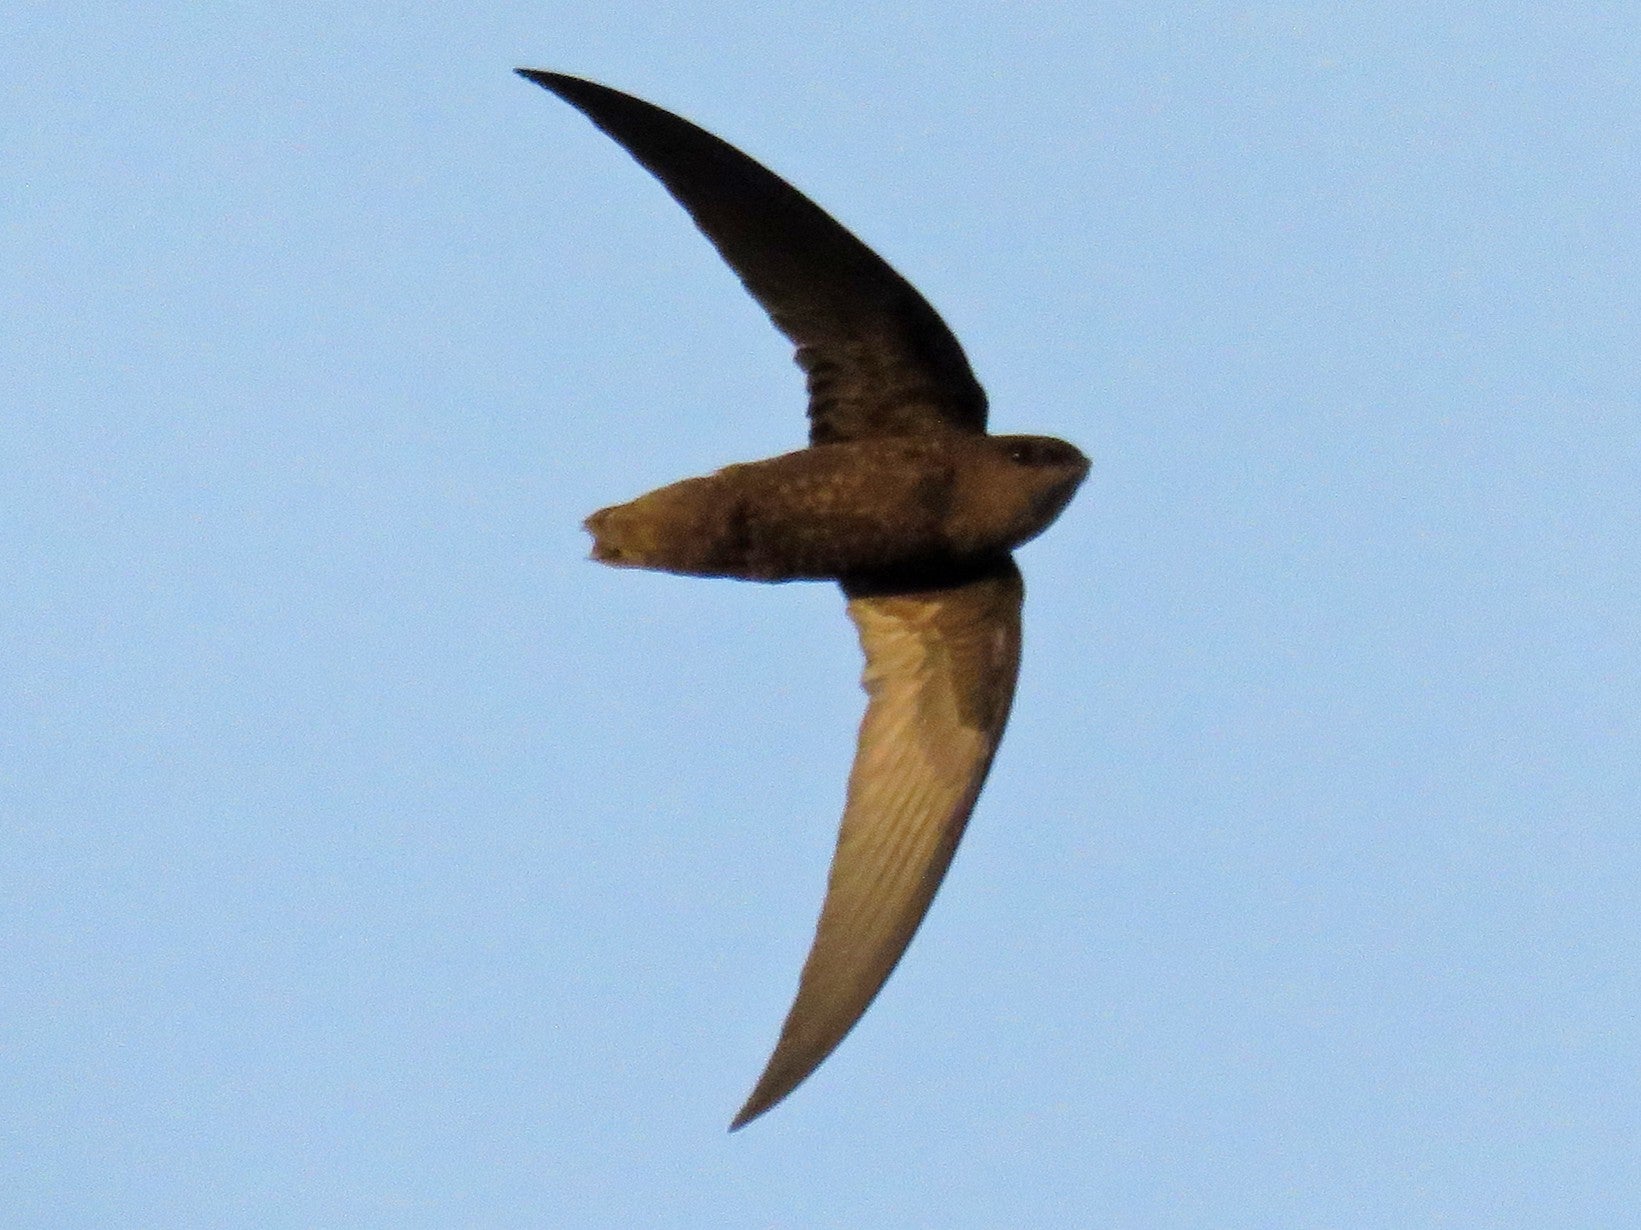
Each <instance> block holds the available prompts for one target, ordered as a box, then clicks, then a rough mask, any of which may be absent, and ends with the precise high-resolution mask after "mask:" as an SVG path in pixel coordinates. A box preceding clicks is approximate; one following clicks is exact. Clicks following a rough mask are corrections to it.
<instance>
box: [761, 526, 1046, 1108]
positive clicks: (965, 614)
mask: <svg viewBox="0 0 1641 1230" xmlns="http://www.w3.org/2000/svg"><path fill="white" fill-rule="evenodd" d="M846 590H847V591H848V592H849V594H850V600H849V614H850V617H851V618H853V619H854V621H855V625H856V627H857V629H858V630H859V632H860V642H861V647H862V649H864V650H865V653H866V670H865V673H864V675H863V677H862V684H863V686H864V687H865V689H866V692H867V695H868V698H869V699H868V701H867V707H866V716H865V718H864V719H863V720H862V722H861V727H860V743H859V748H858V750H857V752H856V754H855V764H854V768H853V770H852V771H851V772H850V774H849V795H848V802H847V804H846V805H845V808H844V813H843V826H842V829H841V831H840V832H839V834H838V845H837V851H836V853H835V854H834V855H833V858H832V872H831V878H830V883H829V885H828V887H827V892H826V903H825V905H824V906H823V907H822V908H821V916H820V923H819V925H818V926H817V928H816V931H815V941H814V945H813V946H812V947H811V948H810V950H809V957H808V959H807V960H806V961H805V963H804V967H803V974H802V977H801V978H800V979H799V983H798V995H797V999H796V1001H795V1002H794V1003H793V1005H792V1008H791V1011H790V1012H789V1013H788V1014H787V1018H786V1023H785V1024H784V1025H783V1026H782V1027H781V1036H780V1040H779V1042H778V1043H777V1044H776V1046H775V1052H774V1054H773V1055H772V1056H771V1057H770V1060H769V1064H768V1066H767V1067H766V1068H765V1070H764V1073H763V1076H762V1077H761V1078H759V1081H758V1085H757V1088H755V1089H754V1090H753V1091H752V1096H751V1097H750V1098H748V1099H747V1103H746V1105H745V1106H744V1107H742V1109H741V1112H740V1114H738V1115H737V1116H736V1118H735V1122H734V1123H733V1124H732V1125H731V1126H732V1128H738V1127H740V1126H742V1125H743V1124H745V1123H748V1122H749V1121H751V1120H752V1119H754V1118H756V1117H757V1116H758V1115H761V1114H762V1113H763V1112H764V1111H766V1110H768V1109H769V1108H770V1107H771V1106H773V1105H774V1104H775V1103H776V1102H779V1101H780V1100H781V1099H782V1098H784V1097H785V1096H786V1095H787V1094H789V1093H791V1092H792V1090H793V1089H795V1088H796V1087H797V1086H798V1084H799V1083H800V1082H802V1081H803V1080H804V1078H805V1077H807V1076H808V1075H809V1074H810V1073H811V1072H813V1071H814V1070H815V1068H816V1067H818V1066H819V1065H820V1063H821V1061H822V1060H824V1059H825V1058H826V1057H827V1056H828V1055H829V1054H831V1053H832V1051H833V1049H834V1048H835V1047H836V1046H837V1045H838V1043H839V1042H841V1041H842V1040H843V1038H844V1035H846V1034H847V1033H848V1032H849V1030H850V1029H852V1028H853V1027H854V1024H855V1022H856V1021H858V1020H859V1019H860V1017H861V1014H862V1013H864V1012H865V1011H866V1008H867V1006H868V1005H869V1004H870V1003H871V1002H872V999H873V998H874V997H875V996H876V995H877V993H878V990H879V989H880V988H881V987H882V986H883V983H884V980H885V979H887V978H888V977H889V974H890V972H891V971H892V970H893V969H894V967H895V964H896V963H897V962H898V961H899V960H900V956H901V954H902V953H903V952H905V951H906V945H907V944H909V943H910V942H911V939H912V936H913V934H914V933H915V932H916V931H917V928H918V924H919V923H921V922H922V921H923V915H924V913H925V912H926V911H927V910H928V908H929V903H930V901H932V900H933V898H934V894H935V890H936V889H938V888H939V887H940V881H941V878H942V877H943V876H944V875H945V874H946V868H947V867H948V866H949V865H950V863H951V860H952V855H953V853H954V852H955V851H956V849H957V843H958V841H959V839H960V838H961V837H962V836H963V829H964V826H965V825H966V824H967V823H968V819H969V813H970V811H971V810H973V808H974V802H975V799H976V798H977V797H978V796H979V794H980V787H981V784H982V783H983V782H984V781H985V779H986V772H987V770H988V769H989V768H990V767H991V760H992V755H993V753H994V752H995V751H996V750H997V744H998V741H999V740H1000V739H1002V737H1003V726H1004V724H1005V723H1006V722H1007V720H1008V713H1009V706H1010V704H1011V703H1012V701H1013V699H1014V683H1015V679H1016V677H1017V675H1018V673H1019V666H1020V606H1021V602H1022V600H1023V598H1024V586H1023V585H1022V583H1021V580H1020V572H1019V570H1018V569H1017V568H1016V567H1015V566H1014V561H1013V560H1012V559H1009V558H1008V557H1004V558H1002V559H1000V560H998V561H996V562H994V563H993V564H992V565H990V566H989V567H988V568H987V569H986V570H985V571H984V572H983V573H982V574H981V575H979V576H978V577H973V578H971V579H969V580H967V581H965V582H963V583H960V584H957V585H955V586H947V587H940V588H932V589H923V590H916V591H904V592H874V591H872V590H871V589H870V588H869V587H864V586H861V587H854V586H846Z"/></svg>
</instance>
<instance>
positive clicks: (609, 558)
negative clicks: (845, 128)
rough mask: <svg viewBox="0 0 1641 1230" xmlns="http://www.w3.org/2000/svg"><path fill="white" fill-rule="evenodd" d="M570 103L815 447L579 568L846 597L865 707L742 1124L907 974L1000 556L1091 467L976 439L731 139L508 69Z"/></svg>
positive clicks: (633, 102)
mask: <svg viewBox="0 0 1641 1230" xmlns="http://www.w3.org/2000/svg"><path fill="white" fill-rule="evenodd" d="M519 73H520V74H521V75H522V76H524V77H526V78H527V79H529V80H531V81H534V82H535V83H536V84H538V85H540V86H542V87H544V88H545V89H548V90H550V91H552V92H553V93H555V94H557V95H558V96H559V97H561V98H563V99H564V100H565V101H567V102H569V103H571V104H572V105H573V106H575V107H577V108H578V109H580V110H581V111H582V112H583V113H584V114H586V115H587V117H588V118H589V119H591V120H592V121H593V123H594V124H596V125H598V127H600V128H601V129H603V130H604V131H605V132H606V133H608V134H609V135H610V136H611V137H613V138H614V139H615V140H616V141H618V142H619V143H620V144H621V145H623V146H624V147H625V148H626V149H627V151H628V152H629V153H631V154H632V156H633V157H634V158H636V159H637V160H638V161H639V162H640V163H641V164H642V165H643V166H644V167H645V168H647V169H648V170H649V171H650V172H651V173H652V174H654V175H655V177H656V178H657V179H659V180H660V181H661V183H662V184H663V185H664V186H665V187H666V188H667V190H668V191H669V192H670V193H671V194H672V195H673V196H674V197H675V198H676V199H677V200H678V202H679V203H680V204H682V205H683V206H684V208H685V209H687V210H688V211H689V213H690V216H691V217H693V218H694V219H695V222H696V225H697V226H699V227H700V228H701V230H702V232H703V233H705V235H706V236H707V238H708V239H709V240H711V241H712V243H713V245H714V246H715V247H716V248H717V249H718V251H719V253H720V254H721V255H722V256H723V258H724V260H725V261H727V262H728V264H729V265H730V267H731V268H732V269H734V270H735V272H736V273H737V274H738V275H739V276H740V278H741V281H742V282H743V283H744V284H745V286H746V288H747V290H748V291H750V292H751V294H752V296H753V298H755V299H756V300H757V301H758V302H759V303H760V304H761V305H762V306H763V307H764V309H765V310H766V311H767V312H768V313H769V316H770V318H771V319H772V320H773V321H774V323H775V325H776V327H777V328H779V329H780V330H781V332H783V333H785V334H786V336H787V337H788V338H790V339H791V340H792V342H793V343H794V345H796V347H797V361H798V365H799V366H800V367H802V368H803V370H804V372H805V373H806V374H807V376H808V383H809V439H810V447H808V448H806V449H801V450H799V451H797V452H795V453H787V454H785V455H783V456H780V457H774V458H770V459H769V460H767V461H758V462H751V463H747V464H742V465H732V466H727V467H725V468H724V469H722V470H719V471H717V472H716V473H714V474H709V475H706V476H704V477H701V478H690V479H685V480H683V481H682V482H677V483H673V484H671V485H669V486H666V487H662V488H660V489H658V490H656V491H652V492H650V493H649V494H648V495H644V496H640V497H639V498H637V499H635V500H632V501H629V502H628V503H626V504H620V505H616V506H614V507H612V508H606V509H603V510H601V511H599V512H596V513H594V514H593V515H592V516H591V517H589V518H588V519H587V528H588V530H589V531H590V532H591V533H592V535H593V557H594V558H595V559H598V560H601V561H603V562H605V563H610V564H616V565H620V566H624V567H638V568H657V569H662V570H665V571H669V572H679V573H687V574H693V575H699V576H728V577H739V578H743V579H746V580H755V581H788V580H800V579H829V580H836V581H838V582H840V583H841V585H842V587H843V590H844V593H845V595H846V596H847V597H848V603H849V605H848V609H849V615H850V618H852V619H853V620H854V622H855V625H856V628H857V630H858V632H859V634H860V641H861V648H862V650H863V651H864V653H865V655H866V671H865V675H864V677H863V684H864V686H865V688H866V692H867V695H868V704H867V709H866V716H865V718H864V720H863V721H862V723H861V729H860V740H859V746H858V749H857V751H856V755H855V764H854V768H853V770H852V771H851V772H850V776H849V793H848V801H847V803H846V804H845V807H844V815H843V824H842V828H841V830H840V832H839V835H838V847H837V852H836V854H835V855H834V857H833V860H832V871H831V876H830V880H829V883H828V887H827V893H826V901H825V904H824V905H823V906H822V909H821V917H820V923H819V925H818V927H817V929H816V934H815V941H814V944H813V946H812V947H811V949H810V952H809V957H808V959H807V960H806V962H805V963H804V968H803V973H802V975H801V977H800V979H799V984H798V994H797V998H796V1000H795V1001H794V1003H793V1005H792V1008H791V1011H790V1012H789V1013H788V1014H787V1019H786V1023H785V1024H784V1025H783V1026H782V1029H781V1036H780V1039H779V1041H778V1042H777V1043H776V1047H775V1052H774V1054H773V1055H772V1056H771V1057H770V1060H769V1063H768V1065H767V1067H766V1068H765V1071H764V1073H763V1076H762V1077H761V1078H760V1079H759V1081H758V1084H757V1087H756V1088H755V1089H754V1090H753V1092H752V1095H751V1097H749V1098H748V1100H747V1102H746V1105H745V1106H744V1107H742V1109H741V1111H740V1113H739V1114H738V1115H737V1116H736V1118H735V1121H734V1123H733V1124H732V1126H733V1127H740V1126H742V1125H743V1124H745V1123H747V1122H748V1121H749V1120H751V1119H753V1118H755V1117H756V1116H758V1115H760V1114H762V1113H763V1112H764V1111H766V1110H768V1109H769V1108H770V1107H771V1106H773V1105H774V1104H775V1103H776V1102H778V1101H780V1100H781V1099H782V1098H784V1097H785V1096H786V1095H787V1094H788V1093H790V1092H791V1091H792V1090H793V1089H794V1088H795V1087H796V1086H797V1085H798V1084H799V1083H800V1082H801V1081H803V1080H804V1078H805V1077H807V1076H808V1075H809V1074H810V1073H811V1072H813V1071H814V1070H815V1068H816V1067H817V1066H818V1065H819V1064H820V1063H821V1061H822V1060H824V1059H825V1058H826V1056H827V1055H829V1054H830V1053H831V1052H832V1050H833V1049H834V1048H835V1047H836V1046H837V1044H838V1043H839V1042H840V1041H842V1040H843V1037H844V1035H845V1034H847V1033H848V1032H849V1030H850V1029H851V1028H852V1027H853V1026H854V1024H855V1022H856V1021H858V1020H859V1019H860V1017H861V1015H862V1014H863V1013H864V1012H865V1011H866V1008H867V1007H868V1005H870V1003H871V1002H872V999H873V997H875V996H876V994H877V992H878V990H879V989H880V988H881V987H882V985H883V983H884V981H885V979H887V978H888V976H889V974H890V972H891V971H892V970H893V969H894V967H895V964H896V963H897V962H898V961H899V960H900V957H901V954H902V953H903V952H904V951H905V949H906V945H907V944H908V943H909V942H910V941H911V938H912V935H913V934H914V933H915V932H916V930H917V928H918V925H919V923H920V922H921V921H922V919H923V915H924V913H925V912H926V911H927V909H928V907H929V902H930V901H931V900H932V899H933V897H934V894H935V891H936V889H938V888H939V886H940V881H941V878H942V877H943V876H944V875H945V872H946V868H947V866H948V865H949V864H950V862H951V858H952V854H953V852H954V851H955V850H956V849H957V843H958V840H959V839H960V838H961V836H962V833H963V829H964V826H965V825H966V824H967V822H968V818H969V813H970V812H971V811H972V809H973V807H974V802H975V799H976V798H977V797H978V796H979V793H980V787H981V785H982V783H983V782H984V781H985V777H986V773H987V771H988V769H989V768H990V766H991V760H992V755H993V753H994V752H995V751H996V749H997V744H998V741H999V740H1000V739H1001V738H1002V734H1003V726H1004V724H1005V722H1006V721H1007V719H1008V712H1009V706H1010V704H1011V702H1012V700H1013V696H1014V684H1015V678H1016V675H1017V673H1018V669H1019V661H1020V609H1021V603H1022V600H1023V594H1024V590H1023V587H1022V585H1021V581H1020V573H1019V570H1018V569H1017V568H1016V567H1015V566H1014V561H1013V558H1012V556H1011V554H1010V553H1011V552H1012V551H1013V549H1014V548H1015V547H1017V546H1019V545H1020V544H1021V543H1023V542H1026V541H1028V540H1029V539H1031V538H1033V537H1035V536H1036V535H1037V534H1039V533H1041V532H1042V531H1043V530H1044V529H1046V528H1047V527H1048V525H1049V524H1050V523H1051V522H1052V521H1053V520H1054V519H1055V518H1056V517H1057V516H1059V514H1060V511H1061V510H1062V509H1063V508H1064V507H1065V505H1066V503H1067V502H1068V501H1069V500H1070V499H1071V497H1072V495H1073V494H1074V493H1075V492H1076V490H1077V487H1078V485H1079V484H1080V483H1081V482H1082V480H1083V477H1084V476H1085V474H1086V473H1087V471H1088V461H1087V459H1086V458H1085V457H1084V456H1083V455H1082V453H1080V452H1079V451H1078V450H1077V449H1076V448H1074V447H1073V446H1072V445H1070V444H1067V443H1066V442H1065V441H1063V440H1056V439H1053V438H1051V437H1046V436H989V435H987V434H986V430H985V429H986V398H985V394H984V393H983V392H982V391H981V388H980V385H979V383H978V382H977V381H976V380H975V378H974V374H973V372H972V371H970V369H969V364H968V360H967V359H966V358H965V357H964V355H963V351H962V348H961V347H960V346H959V345H958V343H957V339H956V338H954V337H953V336H952V334H951V331H950V330H949V329H947V328H946V325H945V323H944V322H943V321H942V320H941V319H940V317H939V316H938V315H937V314H936V313H935V310H934V309H933V308H932V307H930V306H929V304H928V303H927V302H926V301H925V300H924V299H923V297H922V296H921V295H919V294H918V293H917V291H916V290H914V289H913V288H912V286H911V284H910V283H908V282H907V281H906V280H905V279H904V278H902V277H901V276H900V275H899V274H897V273H896V272H895V271H894V270H892V269H891V268H889V266H888V265H887V264H885V263H884V262H883V261H882V260H881V259H880V258H879V257H878V256H877V255H876V254H875V253H873V252H872V251H871V249H869V248H868V247H866V245H865V244H863V243H861V242H860V240H858V239H856V238H855V237H854V236H853V235H851V234H850V233H849V232H848V231H846V230H845V229H844V228H843V227H842V226H840V225H839V224H838V223H837V222H835V221H834V220H833V219H832V218H830V217H829V216H828V215H827V214H826V213H824V212H823V211H822V210H821V209H820V208H819V207H818V206H816V205H815V204H814V203H813V202H812V201H810V200H809V199H808V198H807V197H805V196H803V195H802V194H801V193H799V192H798V191H797V190H796V189H794V188H793V187H792V186H791V185H789V184H787V183H786V182H785V181H783V180H781V179H780V178H778V177H777V176H775V175H774V174H772V173H771V172H770V171H768V170H766V169H765V168H764V167H762V166H760V165H758V163H756V162H754V161H753V160H752V159H750V158H748V157H747V156H746V155H745V154H743V153H741V152H740V151H739V150H737V149H735V148H734V147H733V146H731V145H729V144H727V143H725V142H724V141H721V140H719V139H718V138H717V137H714V136H712V135H711V134H710V133H707V132H704V131H702V130H701V129H699V128H697V127H696V126H695V125H693V124H691V123H689V122H688V121H686V120H683V119H680V118H679V117H678V116H675V115H672V114H670V113H669V112H666V111H663V110H661V109H660V108H658V107H654V106H651V105H650V104H649V103H646V102H641V101H640V100H638V99H636V98H632V97H630V96H628V95H626V94H622V93H620V92H619V91H616V90H612V89H609V88H608V87H606V86H601V85H595V84H593V83H592V82H590V81H583V80H580V79H578V78H575V77H566V76H563V75H562V74H558V73H547V72H540V71H537V70H534V69H520V70H519Z"/></svg>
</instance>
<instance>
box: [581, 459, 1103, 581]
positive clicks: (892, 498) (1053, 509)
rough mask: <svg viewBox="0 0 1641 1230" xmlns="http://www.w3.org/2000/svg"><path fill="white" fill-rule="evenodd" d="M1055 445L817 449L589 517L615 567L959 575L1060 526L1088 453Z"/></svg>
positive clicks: (728, 470) (802, 576) (778, 575)
mask: <svg viewBox="0 0 1641 1230" xmlns="http://www.w3.org/2000/svg"><path fill="white" fill-rule="evenodd" d="M1059 443H1060V442H1059V441H1047V440H1043V439H1041V438H1038V437H1020V438H1008V437H996V436H975V435H959V434H956V433H953V434H949V435H938V436H891V437H889V438H887V439H868V440H855V441H850V442H847V443H840V444H817V445H812V446H811V447H809V448H805V449H799V450H798V451H797V452H795V453H785V454H783V455H781V456H779V457H772V458H770V459H769V460H767V461H754V462H746V463H743V464H740V465H732V466H726V467H725V468H724V469H722V470H719V471H717V472H716V473H714V474H709V475H706V476H705V477H703V478H686V479H684V480H683V481H682V482H677V483H672V484H669V485H668V486H665V487H661V488H659V489H657V490H655V491H652V492H650V493H649V494H648V495H643V496H640V497H639V498H638V499H636V500H632V501H630V502H629V503H626V504H619V505H616V506H615V507H613V508H606V509H602V510H600V511H599V512H596V513H594V514H593V515H592V516H591V517H589V518H587V528H588V530H589V531H590V532H591V533H592V535H593V558H594V559H598V560H601V561H603V562H604V563H607V564H617V565H622V566H626V567H637V568H656V569H661V570H663V571H666V572H681V573H688V574H691V575H695V576H721V577H739V578H741V579H743V580H749V581H794V580H845V579H849V578H855V577H873V576H887V575H889V574H892V573H895V572H897V571H921V572H931V571H935V570H938V569H940V568H943V567H948V566H950V567H955V568H962V567H965V566H970V565H973V564H975V563H977V562H979V561H982V560H985V559H989V558H994V557H996V556H998V555H1000V554H1003V553H1006V552H1008V551H1010V550H1012V549H1013V548H1015V547H1017V546H1019V545H1020V544H1021V543H1023V542H1025V541H1027V540H1028V539H1030V538H1033V537H1035V536H1036V535H1037V534H1039V533H1041V532H1042V530H1043V529H1044V528H1046V527H1047V525H1048V524H1049V522H1051V521H1053V520H1054V518H1055V517H1056V516H1058V515H1059V512H1060V509H1061V508H1062V507H1063V506H1064V504H1065V501H1066V499H1068V498H1069V497H1070V495H1071V493H1072V491H1073V490H1074V489H1075V485H1074V484H1069V485H1068V479H1069V478H1070V477H1071V476H1072V475H1076V474H1079V473H1080V469H1081V465H1082V463H1081V460H1080V456H1071V455H1066V454H1057V455H1058V456H1059V464H1058V465H1050V464H1041V463H1039V464H1037V465H1028V464H1026V463H1024V462H1022V461H1020V460H1017V459H1016V456H1015V454H1027V455H1030V456H1032V457H1035V456H1036V452H1037V450H1052V449H1053V448H1054V446H1055V445H1057V444H1059Z"/></svg>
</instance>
